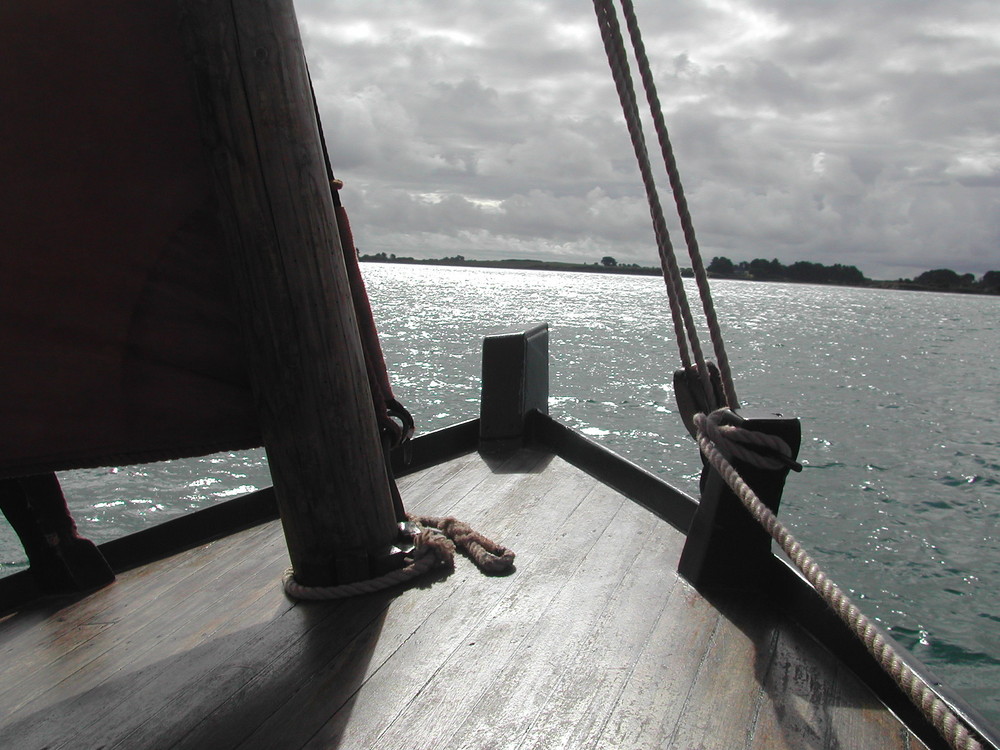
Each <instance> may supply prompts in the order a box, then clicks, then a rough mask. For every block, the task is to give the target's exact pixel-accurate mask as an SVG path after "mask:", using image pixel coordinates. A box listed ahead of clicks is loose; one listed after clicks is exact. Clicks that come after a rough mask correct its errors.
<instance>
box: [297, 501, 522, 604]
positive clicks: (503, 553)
mask: <svg viewBox="0 0 1000 750" xmlns="http://www.w3.org/2000/svg"><path fill="white" fill-rule="evenodd" d="M407 517H408V518H409V519H410V521H411V522H413V523H415V524H417V525H418V527H420V528H419V531H418V533H416V534H415V535H414V537H413V552H412V553H411V557H410V562H409V563H408V564H407V565H405V566H404V567H402V568H400V569H399V570H393V571H390V572H388V573H386V574H385V575H382V576H379V577H377V578H370V579H368V580H366V581H357V582H354V583H345V584H341V585H339V586H303V585H302V584H300V583H299V582H298V581H296V580H295V576H294V575H293V571H292V569H291V568H289V569H288V570H286V571H285V574H284V576H283V578H282V585H283V587H284V589H285V593H286V594H287V595H288V596H290V597H292V598H293V599H309V600H314V601H318V600H331V599H346V598H347V597H351V596H360V595H361V594H371V593H374V592H376V591H383V590H384V589H388V588H392V587H393V586H398V585H400V584H402V583H407V582H408V581H412V580H413V579H414V578H417V577H418V576H421V575H423V574H424V573H427V572H428V571H430V570H432V569H434V568H449V569H453V568H454V567H455V546H456V545H458V546H459V547H460V548H461V549H462V551H463V552H465V553H466V554H467V555H468V556H469V557H470V558H471V559H472V561H473V562H474V563H475V564H476V566H477V567H478V568H479V569H480V570H482V571H483V572H484V573H487V574H490V575H502V574H505V573H509V572H510V571H511V570H513V568H514V553H513V552H511V551H510V550H509V549H507V548H506V547H503V546H501V545H499V544H497V543H496V542H494V541H493V540H491V539H488V538H487V537H485V536H483V535H482V534H480V533H479V532H478V531H474V530H473V529H472V528H471V527H470V526H469V525H468V524H466V523H462V522H461V521H459V520H457V519H455V518H451V517H450V516H448V517H444V518H440V517H434V516H413V515H409V514H408V515H407Z"/></svg>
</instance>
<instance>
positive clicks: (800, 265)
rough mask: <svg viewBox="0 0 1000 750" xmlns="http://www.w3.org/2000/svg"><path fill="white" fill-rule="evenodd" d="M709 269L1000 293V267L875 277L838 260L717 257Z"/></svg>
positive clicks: (763, 277)
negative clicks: (736, 260)
mask: <svg viewBox="0 0 1000 750" xmlns="http://www.w3.org/2000/svg"><path fill="white" fill-rule="evenodd" d="M706 270H707V271H708V272H709V273H710V274H712V275H713V276H719V277H722V278H728V279H753V280H755V281H799V282H806V283H810V284H843V285H849V286H883V287H892V288H897V289H941V290H947V291H955V292H985V293H987V294H1000V271H987V272H986V273H985V274H983V277H982V278H981V279H978V280H977V279H976V277H975V276H974V275H972V274H971V273H966V274H959V273H957V272H955V271H952V270H951V269H950V268H937V269H934V270H932V271H924V273H922V274H920V275H919V276H917V277H916V278H914V279H899V280H897V281H872V280H871V279H868V278H866V277H865V275H864V274H863V273H861V271H859V270H858V269H857V268H856V267H855V266H845V265H843V264H841V263H834V264H833V265H832V266H826V265H823V264H822V263H810V262H809V261H805V260H800V261H796V262H795V263H792V264H791V265H788V266H786V265H785V264H784V263H782V262H781V261H780V260H778V259H777V258H775V259H774V260H764V259H763V258H755V259H754V260H751V261H741V262H739V263H733V262H732V261H731V260H730V259H729V258H725V257H718V256H717V257H715V258H712V262H711V263H709V264H708V266H707V268H706Z"/></svg>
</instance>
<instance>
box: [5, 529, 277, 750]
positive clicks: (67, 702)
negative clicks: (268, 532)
mask: <svg viewBox="0 0 1000 750" xmlns="http://www.w3.org/2000/svg"><path fill="white" fill-rule="evenodd" d="M258 538H259V532H257V533H254V532H245V533H244V535H239V536H238V537H237V538H235V539H234V540H233V541H234V542H236V543H235V544H232V545H229V546H230V552H231V554H230V560H229V562H230V563H232V564H225V562H224V561H223V562H220V564H219V565H218V566H217V568H215V569H210V572H211V570H214V573H215V575H214V576H212V575H206V576H205V577H204V578H202V579H199V580H197V581H191V582H190V585H189V586H188V587H178V586H174V587H173V588H172V589H169V590H167V591H161V592H160V594H161V595H160V597H159V598H158V599H157V600H155V601H153V602H149V603H147V604H146V605H145V606H142V607H140V608H138V609H135V610H134V611H131V612H130V616H121V617H120V619H118V620H116V621H115V623H114V624H113V626H112V627H111V628H109V630H108V631H107V637H106V638H104V639H103V640H102V641H101V642H95V641H96V639H91V641H90V642H88V643H87V644H84V646H83V647H81V648H79V649H76V650H74V651H70V652H69V653H67V654H66V656H65V658H63V659H60V660H56V661H54V662H53V663H52V664H51V665H50V666H49V668H48V669H46V670H44V671H43V672H40V673H38V675H37V676H36V681H37V682H38V684H39V685H40V686H42V687H44V685H45V682H46V680H48V681H49V682H50V683H51V687H50V689H49V690H47V691H46V692H44V693H42V694H41V695H39V696H37V697H36V698H35V699H34V700H32V701H31V702H29V703H26V704H25V705H24V706H23V708H22V710H21V711H20V713H21V714H23V715H25V716H26V718H25V719H23V720H22V721H21V722H19V723H18V724H15V725H13V726H11V727H6V728H5V729H4V730H0V746H3V742H2V741H3V739H4V738H5V737H6V735H7V734H8V733H9V732H11V731H13V732H15V733H17V736H18V738H19V741H20V742H22V743H28V742H29V741H30V742H32V743H34V742H37V743H38V744H39V746H43V745H44V746H52V747H57V746H60V745H61V744H67V743H68V744H69V745H70V746H73V742H74V737H75V736H76V733H77V732H79V731H81V730H82V729H84V728H86V727H88V726H91V725H95V726H98V727H101V728H103V729H106V730H114V728H115V727H119V728H120V726H121V725H120V724H118V723H116V722H114V721H112V719H114V717H115V712H116V711H117V712H118V714H120V715H122V716H123V719H122V721H124V722H125V723H126V725H127V724H128V723H129V722H134V721H135V709H134V708H132V710H131V711H130V710H129V708H130V707H134V705H136V704H138V705H141V706H143V708H142V709H141V710H142V711H146V712H148V711H151V710H153V708H154V707H156V706H157V705H158V703H156V702H153V703H149V704H143V703H142V702H140V700H139V699H140V698H141V697H142V696H145V695H147V694H152V695H153V696H155V695H157V694H158V693H159V691H160V689H161V686H160V681H161V678H162V677H163V676H164V674H163V670H162V668H161V667H162V664H164V663H167V662H169V660H170V658H172V657H174V656H176V655H178V654H186V653H188V651H189V650H190V643H191V642H192V641H196V640H197V638H198V633H199V631H201V632H204V628H206V627H209V628H210V627H211V624H212V623H213V622H214V621H215V618H216V617H217V615H218V613H219V611H220V610H219V609H218V608H219V607H221V608H227V607H228V606H229V604H230V602H231V599H232V596H231V597H230V598H228V599H227V597H226V596H225V592H227V591H229V592H233V595H235V596H238V597H245V596H246V595H247V593H246V592H247V589H246V587H245V584H246V581H247V577H248V575H250V574H252V573H253V571H254V569H255V567H256V566H257V565H259V564H260V557H258V556H255V555H245V554H240V551H241V549H242V548H241V547H240V545H239V544H238V542H239V541H241V539H242V541H244V542H248V543H249V542H250V541H252V540H255V539H258ZM276 541H277V540H276ZM271 549H272V551H274V552H279V551H280V554H284V552H283V550H282V549H281V548H280V547H279V546H278V545H277V544H273V545H272V546H271ZM217 551H218V550H217ZM258 551H259V550H258ZM276 559H278V558H276ZM285 564H287V563H279V565H278V566H277V569H278V570H280V569H281V568H282V567H284V565H285ZM196 583H197V584H201V585H203V586H205V588H204V589H203V590H201V591H198V589H197V588H196V587H195V584H196ZM99 593H100V592H99ZM282 605H283V606H284V607H285V608H286V609H287V608H289V607H290V606H291V605H290V604H289V603H287V602H282ZM269 614H270V613H269ZM195 617H200V618H201V619H200V620H199V621H198V622H195V621H194V620H193V619H192V618H195ZM269 619H270V617H269ZM90 646H93V647H92V648H89V647H90ZM173 674H181V671H180V670H174V671H173V672H171V673H169V675H168V676H172V675H173ZM151 683H157V684H156V685H155V686H154V687H153V688H151V689H147V688H148V686H149V685H150V684H151ZM22 746H24V745H22Z"/></svg>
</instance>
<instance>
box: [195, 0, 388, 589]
mask: <svg viewBox="0 0 1000 750" xmlns="http://www.w3.org/2000/svg"><path fill="white" fill-rule="evenodd" d="M181 8H182V12H181V14H182V19H181V20H182V25H183V28H184V33H185V36H186V38H187V39H188V43H189V45H190V47H189V57H190V59H191V61H192V63H193V67H194V71H195V76H196V84H197V96H198V98H199V108H200V112H201V120H202V122H201V124H202V131H203V136H204V139H205V141H206V146H207V148H208V149H209V151H210V162H211V168H212V170H213V174H214V178H215V184H216V194H217V199H218V201H219V203H220V206H219V208H220V217H221V220H222V222H223V225H224V229H225V233H226V240H227V243H228V245H229V248H230V256H231V269H232V278H233V288H234V290H235V293H236V297H237V302H238V308H239V310H240V316H241V321H242V326H243V330H244V339H245V343H246V347H245V348H246V355H247V365H248V368H249V371H250V375H251V380H252V385H253V389H254V395H255V399H256V403H257V410H258V414H259V419H260V425H261V430H262V434H263V437H264V443H265V446H266V449H267V456H268V463H269V465H270V469H271V476H272V478H273V480H274V489H275V495H276V497H277V501H278V505H279V509H280V512H281V519H282V524H283V526H284V531H285V538H286V540H287V543H288V551H289V555H290V557H291V561H292V566H293V569H294V572H295V577H296V579H297V580H298V581H299V582H300V583H302V584H305V585H333V584H339V583H347V582H351V581H356V580H361V579H364V578H367V577H370V576H371V575H373V574H375V573H378V572H380V571H381V570H382V569H384V568H385V567H390V566H391V565H392V563H391V562H389V561H390V560H391V559H392V556H391V554H390V552H391V550H392V545H393V543H394V541H395V538H396V536H397V525H396V518H395V514H394V512H393V506H392V499H391V495H390V489H389V484H388V482H389V480H388V477H387V474H386V469H385V465H384V463H383V461H382V458H381V445H380V441H379V437H378V432H377V428H376V424H375V418H374V415H373V411H372V403H371V394H370V391H369V386H368V380H367V375H366V373H365V367H364V360H363V355H362V350H361V344H360V339H359V336H358V330H357V324H356V321H355V317H354V311H353V308H352V305H351V298H350V290H349V286H348V281H347V276H346V271H345V268H344V262H343V258H342V256H341V250H340V239H339V237H338V233H337V226H336V222H335V218H334V210H333V204H332V200H331V196H330V188H329V185H328V183H327V176H326V171H325V165H324V162H323V155H322V149H321V144H320V140H319V133H318V129H317V124H316V120H315V115H314V110H313V101H312V97H311V89H310V83H309V79H308V74H307V70H306V65H305V58H304V55H303V51H302V45H301V40H300V37H299V29H298V24H297V21H296V19H295V15H294V11H293V8H292V3H291V2H290V0H235V2H204V1H203V0H181Z"/></svg>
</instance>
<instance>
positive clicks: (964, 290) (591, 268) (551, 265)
mask: <svg viewBox="0 0 1000 750" xmlns="http://www.w3.org/2000/svg"><path fill="white" fill-rule="evenodd" d="M383 256H384V254H382V253H379V254H378V255H360V256H359V260H360V261H361V262H363V263H395V264H400V265H415V266H450V267H456V268H499V269H505V268H506V269H511V270H517V271H567V272H570V273H608V274H617V275H626V276H661V275H662V274H661V271H660V269H659V268H654V267H651V266H639V265H636V264H618V263H616V264H613V265H611V264H607V265H605V264H601V263H564V262H559V261H547V260H531V259H527V258H512V259H508V260H472V259H467V258H464V257H462V256H457V257H454V258H409V257H391V256H385V257H383ZM681 276H683V277H685V278H693V277H694V272H693V271H692V270H691V269H690V268H682V269H681ZM708 277H709V278H710V279H725V280H731V281H754V282H758V281H759V282H768V281H771V282H778V283H786V284H819V285H821V286H845V287H855V288H860V289H898V290H902V291H908V292H955V293H959V294H987V295H998V294H1000V289H983V288H976V287H967V286H931V285H927V284H918V283H916V282H913V281H909V280H899V281H880V280H877V279H865V280H864V281H862V282H857V283H847V282H834V281H800V280H797V279H789V278H781V277H775V278H754V277H753V276H750V275H737V274H719V273H712V272H709V273H708Z"/></svg>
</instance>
